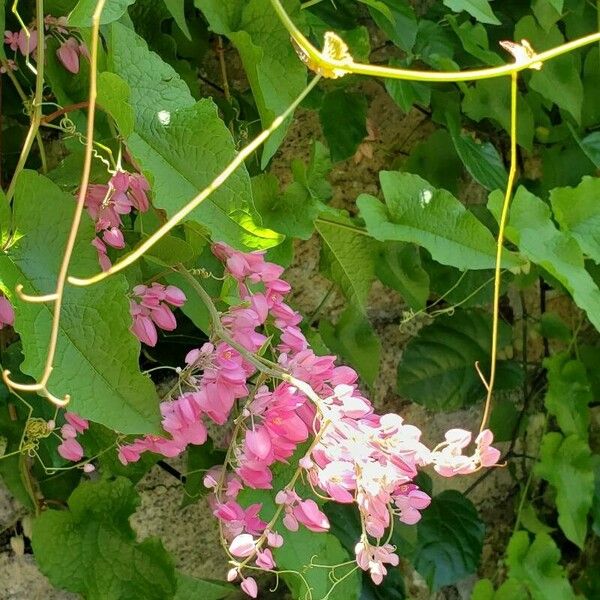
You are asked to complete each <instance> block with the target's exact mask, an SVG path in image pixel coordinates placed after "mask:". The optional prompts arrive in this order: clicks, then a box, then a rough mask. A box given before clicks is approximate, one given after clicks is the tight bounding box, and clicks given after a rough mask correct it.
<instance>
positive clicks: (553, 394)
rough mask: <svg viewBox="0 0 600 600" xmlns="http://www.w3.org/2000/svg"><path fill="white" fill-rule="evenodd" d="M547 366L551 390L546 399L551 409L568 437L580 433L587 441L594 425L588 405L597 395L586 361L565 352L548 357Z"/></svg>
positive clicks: (545, 364)
mask: <svg viewBox="0 0 600 600" xmlns="http://www.w3.org/2000/svg"><path fill="white" fill-rule="evenodd" d="M544 367H545V368H546V369H547V371H548V391H547V392H546V397H545V398H544V403H545V405H546V408H547V409H548V412H549V413H550V414H551V415H554V416H555V417H556V420H557V422H558V426H559V427H560V428H561V430H562V432H563V433H564V434H565V435H566V436H568V435H571V434H577V435H578V436H579V437H580V438H581V439H582V440H587V437H588V427H589V424H590V414H589V409H588V405H589V404H590V402H592V400H593V396H592V388H591V386H590V382H589V381H588V378H587V374H586V369H585V366H584V364H583V363H582V362H580V361H579V360H571V358H570V357H569V355H568V354H567V353H566V352H563V353H560V354H555V355H554V356H551V357H549V358H546V359H545V360H544Z"/></svg>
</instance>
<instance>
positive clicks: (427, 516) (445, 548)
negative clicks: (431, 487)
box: [413, 490, 485, 590]
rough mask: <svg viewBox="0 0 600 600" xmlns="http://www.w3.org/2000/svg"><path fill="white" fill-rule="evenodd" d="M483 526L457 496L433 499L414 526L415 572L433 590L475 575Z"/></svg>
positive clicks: (469, 504)
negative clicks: (415, 526)
mask: <svg viewBox="0 0 600 600" xmlns="http://www.w3.org/2000/svg"><path fill="white" fill-rule="evenodd" d="M484 529H485V528H484V524H483V522H482V521H481V519H480V518H479V515H478V514H477V510H476V509H475V507H474V506H473V504H472V502H471V501H470V500H468V499H467V498H465V497H464V496H463V495H462V494H461V493H460V492H457V491H455V490H447V491H445V492H442V493H441V494H438V495H437V496H435V497H434V498H433V499H432V501H431V505H430V506H429V507H428V508H427V510H426V511H424V512H423V517H422V519H421V520H420V521H419V523H418V524H417V540H418V545H417V548H416V551H415V556H414V558H413V564H414V566H415V568H416V569H417V571H418V572H419V573H420V574H421V575H422V576H423V577H424V578H425V580H426V581H427V583H428V584H429V586H430V587H431V588H432V589H433V590H438V589H439V588H440V587H442V586H444V585H450V584H452V583H456V582H457V581H459V580H461V579H463V578H464V577H466V576H467V575H472V574H473V573H475V572H476V570H477V566H478V564H479V560H480V557H481V551H482V549H483V536H484Z"/></svg>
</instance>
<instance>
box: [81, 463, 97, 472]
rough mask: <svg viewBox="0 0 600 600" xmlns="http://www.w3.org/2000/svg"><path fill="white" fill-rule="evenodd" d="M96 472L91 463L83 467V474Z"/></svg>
mask: <svg viewBox="0 0 600 600" xmlns="http://www.w3.org/2000/svg"><path fill="white" fill-rule="evenodd" d="M95 470H96V467H95V466H94V465H93V464H92V463H86V464H85V465H83V472H84V473H93V472H94V471H95Z"/></svg>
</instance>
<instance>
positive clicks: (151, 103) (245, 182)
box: [109, 23, 281, 249]
mask: <svg viewBox="0 0 600 600" xmlns="http://www.w3.org/2000/svg"><path fill="white" fill-rule="evenodd" d="M111 31H112V36H111V53H110V61H109V62H110V63H111V66H112V70H114V72H116V73H117V74H118V75H119V76H120V77H122V78H123V79H124V80H125V81H126V82H127V83H128V84H129V87H130V89H131V105H132V106H133V107H134V111H135V131H134V133H132V134H131V135H130V136H129V138H128V139H127V146H128V149H129V151H130V152H131V153H132V154H133V155H134V157H135V158H136V160H137V162H138V163H139V164H140V165H141V167H142V169H143V170H144V172H146V173H148V174H149V175H150V179H151V180H152V182H153V193H154V205H155V206H156V207H158V208H164V209H165V210H166V211H167V215H168V216H169V217H170V216H172V215H174V214H175V213H176V212H177V211H178V210H179V209H180V208H181V207H182V206H183V205H184V204H185V203H187V202H189V201H190V200H191V199H192V198H193V197H194V196H195V195H196V194H197V193H198V192H199V191H200V190H202V189H204V188H205V187H206V186H208V185H209V184H210V183H211V182H212V180H213V179H214V178H215V177H216V176H217V175H218V174H219V173H220V172H221V171H222V170H223V169H224V168H225V167H226V166H227V164H228V163H229V162H230V161H231V160H233V158H234V157H235V154H236V150H235V146H234V143H233V140H232V138H231V134H230V132H229V130H228V129H227V127H226V126H225V124H224V123H223V121H222V120H221V119H220V118H219V116H218V113H217V107H216V105H215V104H214V103H213V102H212V100H210V99H203V100H201V101H200V102H198V103H194V99H193V98H192V96H191V95H190V92H189V90H188V88H187V86H186V84H185V83H184V82H183V81H181V79H179V77H178V75H177V74H176V73H175V71H173V69H172V68H171V67H170V66H169V65H167V64H166V63H164V62H163V61H162V60H161V59H160V58H159V57H158V56H157V55H156V54H154V53H153V52H150V51H149V50H148V48H147V46H146V43H145V42H144V40H143V39H142V38H140V37H139V36H137V35H136V34H135V33H134V32H133V31H132V30H130V29H128V28H127V27H125V26H124V25H121V24H120V23H113V25H112V29H111ZM188 218H190V219H193V220H195V221H197V222H198V223H200V224H202V225H203V226H205V227H207V228H208V229H209V230H210V232H211V233H212V235H213V236H214V237H215V239H218V240H221V241H224V242H227V243H228V244H231V245H233V246H236V247H242V248H246V249H247V248H250V249H258V248H269V247H271V246H275V245H277V244H278V243H279V242H281V236H280V235H278V234H276V233H275V232H273V231H270V230H265V229H262V228H261V227H260V226H259V225H258V224H257V223H256V222H255V219H256V213H255V211H254V206H253V204H252V191H251V186H250V178H249V176H248V173H247V171H246V169H245V167H243V166H242V167H240V168H239V169H238V170H237V171H236V172H235V173H234V174H233V175H232V176H231V177H230V178H229V179H228V180H227V181H226V183H225V184H224V185H223V186H222V187H221V188H220V189H219V190H217V191H215V192H214V193H213V194H211V195H210V196H209V197H208V198H207V199H206V200H205V201H204V202H203V203H202V204H201V205H200V206H199V207H198V208H197V209H196V210H194V211H193V212H192V213H191V215H190V217H188Z"/></svg>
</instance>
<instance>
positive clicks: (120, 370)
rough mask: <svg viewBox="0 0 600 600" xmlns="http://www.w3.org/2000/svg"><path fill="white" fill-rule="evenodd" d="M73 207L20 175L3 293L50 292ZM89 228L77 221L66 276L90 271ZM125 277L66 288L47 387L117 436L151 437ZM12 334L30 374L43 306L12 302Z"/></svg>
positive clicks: (46, 312) (45, 320)
mask: <svg viewBox="0 0 600 600" xmlns="http://www.w3.org/2000/svg"><path fill="white" fill-rule="evenodd" d="M74 210H75V201H74V198H73V197H72V196H71V195H69V194H65V193H64V192H62V191H60V189H59V188H58V187H57V186H56V185H55V184H54V183H52V182H51V181H50V180H48V179H46V178H45V177H43V176H41V175H38V174H36V173H34V172H32V171H24V172H23V173H22V174H21V175H20V177H19V179H18V182H17V187H16V192H15V225H16V228H17V231H19V232H20V234H21V235H22V237H21V238H20V239H19V241H18V242H17V243H16V244H15V245H14V246H12V247H11V248H10V250H9V252H8V253H6V254H0V273H1V275H2V277H1V278H2V279H3V281H4V282H5V283H6V286H7V288H9V290H14V289H15V286H16V285H17V284H18V283H22V284H23V285H24V286H25V292H26V293H28V294H47V293H50V292H53V291H54V286H55V285H56V277H57V274H58V267H59V260H60V258H61V257H62V253H63V251H64V244H65V240H66V239H67V235H68V230H69V227H70V224H71V220H72V216H73V211H74ZM94 235H95V233H94V227H93V225H92V223H91V222H90V221H89V220H88V219H87V217H86V218H84V223H83V224H82V226H81V227H80V234H79V238H78V242H77V244H76V245H75V249H74V252H73V258H72V261H71V273H72V274H74V275H79V276H82V275H89V274H90V273H94V272H96V271H97V270H98V260H97V256H96V252H95V250H94V248H93V247H92V245H91V244H90V242H91V240H92V239H93V238H94ZM128 287H129V286H128V284H127V280H126V279H125V277H124V276H123V275H116V276H114V277H111V278H110V279H108V280H107V281H105V282H102V283H100V284H97V285H94V286H90V287H85V288H76V287H72V286H67V287H66V288H65V295H64V300H63V308H62V318H61V324H60V330H59V337H58V347H57V351H56V357H55V359H54V370H53V371H52V376H51V377H50V381H49V384H48V387H49V389H50V391H51V392H52V393H53V394H55V395H56V396H59V397H62V396H64V395H65V394H71V398H72V400H71V404H70V405H69V407H70V409H72V410H73V411H75V412H77V413H78V414H80V415H81V416H83V417H86V418H88V419H91V420H92V421H97V422H98V423H102V424H103V425H106V426H107V427H110V428H112V429H115V430H116V431H121V432H123V433H158V432H159V431H160V429H159V423H160V414H159V411H158V398H157V394H156V390H155V389H154V385H153V384H152V382H151V381H150V379H149V378H148V377H146V376H144V375H142V374H141V373H140V370H139V366H138V356H139V348H140V343H139V341H138V340H137V339H136V338H135V337H134V335H133V334H132V333H130V331H129V327H130V326H131V316H130V314H129V301H128V299H127V292H128ZM12 300H13V303H14V306H15V312H16V322H15V329H16V330H17V332H18V333H19V335H20V336H21V340H22V342H23V353H24V355H25V356H26V359H25V361H24V362H23V364H22V366H21V369H22V370H23V372H24V373H27V374H28V375H31V376H33V377H37V376H39V375H40V374H41V372H42V370H43V365H44V362H45V358H46V350H47V340H48V339H49V335H50V324H51V318H52V312H51V306H50V305H48V304H47V303H44V304H30V303H27V302H21V301H18V300H17V299H16V297H15V296H14V295H13V297H12Z"/></svg>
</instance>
